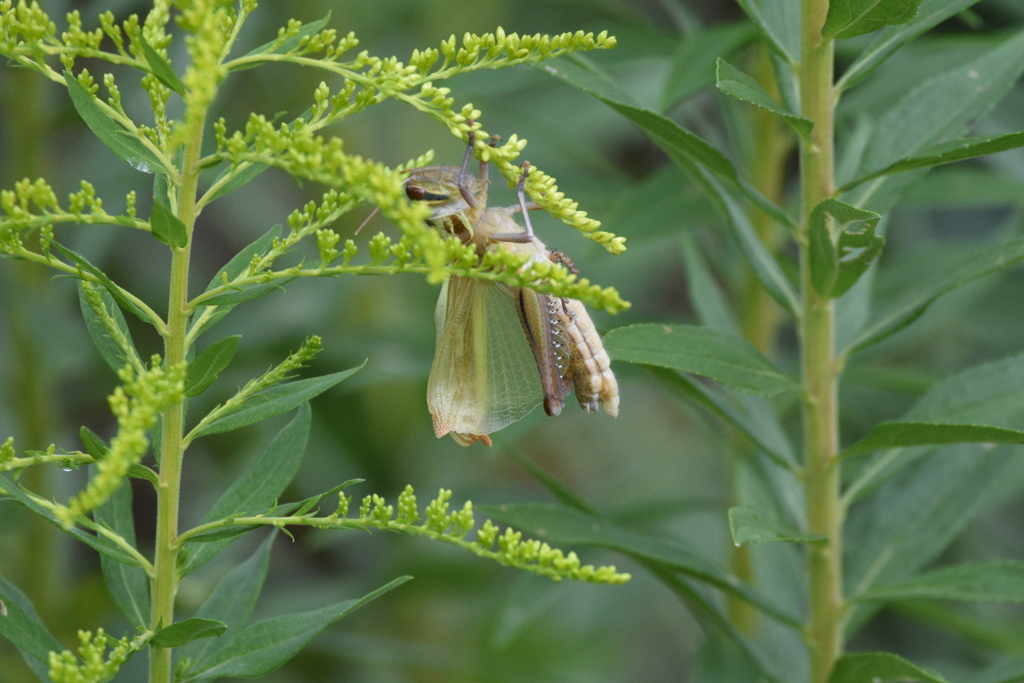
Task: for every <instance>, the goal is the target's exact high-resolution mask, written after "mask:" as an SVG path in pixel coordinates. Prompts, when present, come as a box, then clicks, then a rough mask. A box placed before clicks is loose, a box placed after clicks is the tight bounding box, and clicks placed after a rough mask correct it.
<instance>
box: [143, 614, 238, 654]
mask: <svg viewBox="0 0 1024 683" xmlns="http://www.w3.org/2000/svg"><path fill="white" fill-rule="evenodd" d="M227 627H228V625H227V624H225V623H224V622H223V621H217V620H216V619H200V618H198V617H193V618H191V619H185V620H184V621H178V622H175V623H173V624H171V625H170V626H168V627H167V628H164V629H160V630H159V631H157V632H156V635H154V636H153V639H152V640H150V641H149V644H150V645H151V646H152V647H181V646H182V645H185V644H187V643H191V642H192V641H193V640H199V639H200V638H216V637H217V636H219V635H220V634H222V633H224V631H225V630H226V629H227Z"/></svg>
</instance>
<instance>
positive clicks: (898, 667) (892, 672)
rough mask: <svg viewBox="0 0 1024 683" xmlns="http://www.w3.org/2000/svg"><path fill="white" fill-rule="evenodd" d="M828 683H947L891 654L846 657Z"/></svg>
mask: <svg viewBox="0 0 1024 683" xmlns="http://www.w3.org/2000/svg"><path fill="white" fill-rule="evenodd" d="M828 681H829V683H867V682H868V681H870V682H871V683H890V682H891V683H904V682H908V681H920V682H921V683H946V679H945V678H943V677H942V676H941V675H939V674H937V673H935V672H932V671H926V670H925V669H922V668H921V667H919V666H916V665H914V664H911V663H910V662H908V661H907V660H905V659H903V658H902V657H899V656H897V655H894V654H892V653H890V652H857V653H854V654H850V655H843V656H842V657H840V658H839V659H838V661H836V665H835V668H833V669H832V676H831V677H830V678H829V679H828Z"/></svg>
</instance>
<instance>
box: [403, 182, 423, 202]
mask: <svg viewBox="0 0 1024 683" xmlns="http://www.w3.org/2000/svg"><path fill="white" fill-rule="evenodd" d="M425 195H426V192H424V191H423V188H422V187H416V186H415V185H406V186H405V196H406V197H408V198H409V199H412V200H413V201H419V200H421V199H423V197H424V196H425Z"/></svg>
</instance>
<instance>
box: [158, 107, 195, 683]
mask: <svg viewBox="0 0 1024 683" xmlns="http://www.w3.org/2000/svg"><path fill="white" fill-rule="evenodd" d="M204 122H205V119H204V118H199V119H198V120H196V121H194V122H193V123H192V126H191V130H190V131H189V138H188V142H187V144H186V146H185V157H184V161H183V163H182V169H181V171H182V182H181V186H180V188H179V191H178V218H180V219H181V221H182V223H184V224H185V227H186V229H187V230H188V235H189V241H188V244H186V245H185V246H184V247H182V248H180V249H178V248H173V247H172V249H171V286H170V295H169V297H168V304H167V334H166V335H165V336H164V363H165V364H166V366H167V367H171V366H173V365H177V364H178V363H181V362H182V361H184V360H185V353H186V347H185V335H186V333H187V331H188V317H189V316H188V312H187V306H188V271H189V258H190V256H191V249H192V228H193V226H194V224H195V217H196V188H197V185H198V181H199V166H198V161H199V157H200V149H201V147H202V141H203V125H204ZM184 413H185V410H184V400H182V401H179V402H178V403H176V404H174V405H172V406H171V407H170V408H168V409H167V410H166V411H164V413H163V416H162V424H161V427H162V431H161V433H162V439H163V440H162V442H161V445H160V480H159V486H158V487H157V513H156V514H157V516H156V548H155V551H154V563H153V564H154V570H155V574H156V576H155V578H154V579H153V581H152V589H153V591H152V592H153V598H152V600H153V605H152V617H151V627H152V628H153V629H154V630H155V629H156V628H157V626H161V625H162V626H164V627H167V626H170V625H171V624H173V623H174V598H175V596H176V595H177V592H178V579H179V576H178V550H179V546H178V502H179V493H180V487H181V462H182V457H183V456H184V449H183V447H182V434H183V432H184V422H185V419H184V418H185V415H184ZM149 671H150V677H149V680H150V683H171V680H172V671H171V650H170V648H161V647H154V648H152V653H151V655H150V662H149Z"/></svg>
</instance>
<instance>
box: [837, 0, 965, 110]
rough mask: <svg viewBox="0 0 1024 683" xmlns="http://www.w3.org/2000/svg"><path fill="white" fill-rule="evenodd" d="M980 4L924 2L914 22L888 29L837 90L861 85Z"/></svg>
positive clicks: (958, 0)
mask: <svg viewBox="0 0 1024 683" xmlns="http://www.w3.org/2000/svg"><path fill="white" fill-rule="evenodd" d="M977 2H978V0H924V2H922V3H921V6H920V7H919V8H918V10H917V14H916V15H915V16H914V18H913V19H911V20H910V21H908V22H906V23H904V24H897V25H895V26H886V27H885V28H883V29H882V30H881V31H879V32H878V35H877V36H875V38H874V40H872V41H871V43H870V44H869V45H868V46H867V47H866V48H864V50H863V51H862V52H861V53H860V54H859V55H858V56H857V59H856V60H854V62H853V64H851V65H850V67H849V68H848V69H847V70H846V71H844V72H843V75H842V77H841V78H840V79H839V81H838V82H837V83H836V89H837V90H839V91H843V90H845V89H847V88H852V87H853V86H855V85H857V84H858V83H860V82H861V81H863V80H864V79H865V78H867V77H868V75H870V74H871V72H873V71H874V70H875V69H877V68H878V67H879V66H880V65H881V64H882V63H883V62H884V61H885V60H887V59H888V58H889V57H890V56H891V55H892V54H893V53H894V52H896V50H898V49H900V48H901V47H902V46H904V45H906V44H907V43H909V42H910V41H911V40H913V39H914V38H917V37H918V36H919V35H921V34H922V33H924V32H925V31H927V30H928V29H930V28H933V27H935V26H938V25H939V24H940V23H942V22H943V21H945V20H946V19H949V18H950V17H952V16H954V15H956V14H959V13H960V12H963V11H964V10H965V9H967V8H968V7H970V6H971V5H973V4H975V3H977Z"/></svg>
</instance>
